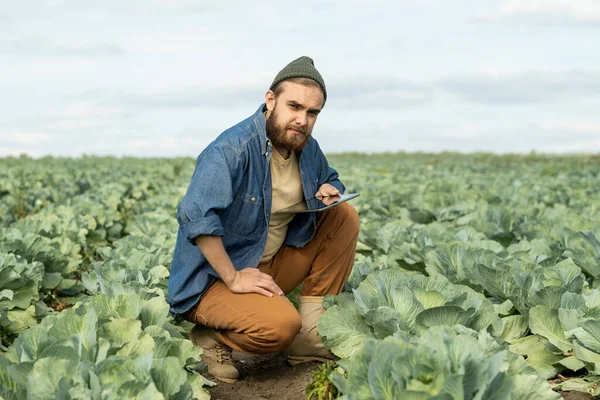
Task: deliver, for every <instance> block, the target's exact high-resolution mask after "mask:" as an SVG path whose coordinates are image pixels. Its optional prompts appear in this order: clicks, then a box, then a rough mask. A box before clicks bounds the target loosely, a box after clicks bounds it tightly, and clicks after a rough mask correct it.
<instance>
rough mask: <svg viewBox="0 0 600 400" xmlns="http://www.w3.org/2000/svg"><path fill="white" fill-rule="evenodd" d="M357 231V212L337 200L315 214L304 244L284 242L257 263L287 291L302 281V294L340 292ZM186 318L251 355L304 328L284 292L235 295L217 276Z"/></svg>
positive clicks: (281, 344)
mask: <svg viewBox="0 0 600 400" xmlns="http://www.w3.org/2000/svg"><path fill="white" fill-rule="evenodd" d="M358 231H359V221H358V213H357V212H356V210H355V209H354V208H353V207H352V206H351V205H349V204H347V203H343V204H340V205H339V206H337V207H334V208H332V209H331V210H327V211H325V212H323V213H322V214H320V215H319V217H318V220H317V231H316V233H315V236H314V237H313V239H312V240H311V241H310V242H309V243H308V244H307V245H306V246H304V248H301V249H299V248H294V247H289V246H283V247H282V248H280V249H279V251H278V252H277V254H275V256H274V257H273V258H272V259H271V260H270V261H268V262H265V263H261V264H259V265H258V268H259V269H260V270H261V271H262V272H264V273H267V274H269V275H271V276H272V277H273V279H274V280H275V283H277V285H279V287H280V288H281V290H283V292H284V293H285V294H288V293H290V292H291V291H292V290H294V289H295V288H296V287H297V286H298V285H300V284H301V283H302V282H304V285H303V287H302V293H301V295H302V296H325V295H326V294H338V293H340V291H341V290H342V288H343V286H344V283H345V282H346V280H347V279H348V275H350V271H351V270H352V264H353V263H354V253H355V250H356V241H357V239H358ZM186 318H187V319H188V320H189V321H190V322H193V323H195V324H200V325H205V326H208V327H211V328H215V330H216V332H217V336H218V338H219V339H220V340H221V342H222V343H223V344H225V345H227V346H229V347H231V348H232V349H235V350H237V351H240V352H243V353H249V354H264V353H272V352H277V351H283V350H285V349H286V348H287V347H288V346H289V345H290V344H291V343H292V341H293V340H294V338H295V337H296V335H297V334H298V332H299V331H300V328H301V327H302V322H301V321H300V316H299V315H298V312H297V311H296V309H295V308H294V306H293V305H292V303H290V301H289V300H288V299H287V298H286V297H285V296H277V295H274V296H273V297H267V296H264V295H261V294H257V293H245V294H235V293H232V292H231V291H230V290H229V289H228V288H227V286H226V285H225V284H224V283H223V281H221V280H218V281H217V282H215V283H214V284H213V285H212V286H211V287H210V288H209V289H208V291H207V292H206V294H205V295H204V296H203V297H202V299H201V301H200V303H199V304H198V305H197V306H195V307H194V308H192V310H190V312H188V313H187V316H186Z"/></svg>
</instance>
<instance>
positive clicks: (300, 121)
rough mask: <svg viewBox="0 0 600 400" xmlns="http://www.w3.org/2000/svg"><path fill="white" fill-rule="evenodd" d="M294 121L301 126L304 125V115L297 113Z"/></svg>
mask: <svg viewBox="0 0 600 400" xmlns="http://www.w3.org/2000/svg"><path fill="white" fill-rule="evenodd" d="M296 123H297V124H298V125H302V126H304V125H306V115H304V113H298V114H297V115H296Z"/></svg>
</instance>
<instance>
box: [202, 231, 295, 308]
mask: <svg viewBox="0 0 600 400" xmlns="http://www.w3.org/2000/svg"><path fill="white" fill-rule="evenodd" d="M195 241H196V244H197V245H198V247H199V248H200V250H201V251H202V254H204V256H205V257H206V259H207V260H208V262H209V263H210V265H212V267H213V268H214V269H215V271H217V274H219V276H220V277H221V279H222V280H223V282H224V283H225V284H226V285H227V287H228V288H229V290H231V291H232V292H233V293H259V294H264V295H265V296H269V297H272V296H273V294H277V295H280V296H281V295H283V291H282V290H281V289H280V288H279V286H277V284H276V283H275V281H274V280H273V278H272V277H271V275H267V274H265V273H262V272H260V270H258V269H255V268H246V269H243V270H241V271H236V269H235V267H234V266H233V264H232V262H231V259H230V258H229V256H228V255H227V252H226V251H225V248H224V247H223V240H222V239H221V238H220V237H219V236H198V237H197V238H196V239H195Z"/></svg>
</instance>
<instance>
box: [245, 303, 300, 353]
mask: <svg viewBox="0 0 600 400" xmlns="http://www.w3.org/2000/svg"><path fill="white" fill-rule="evenodd" d="M301 328H302V321H301V320H300V315H298V312H296V311H295V310H294V311H292V312H285V313H279V314H277V313H273V315H271V316H270V318H269V320H268V321H266V322H265V323H264V325H263V326H261V327H260V330H259V331H257V332H254V333H252V334H250V335H251V336H253V342H254V343H255V345H256V349H254V351H255V352H256V353H275V352H279V351H284V350H285V349H286V348H288V347H289V345H290V344H292V342H293V341H294V338H295V337H296V335H297V334H298V332H300V329H301Z"/></svg>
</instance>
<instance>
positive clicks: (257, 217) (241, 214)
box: [223, 193, 266, 240]
mask: <svg viewBox="0 0 600 400" xmlns="http://www.w3.org/2000/svg"><path fill="white" fill-rule="evenodd" d="M265 226H266V222H265V213H264V198H263V197H261V196H257V195H255V194H251V193H245V194H239V195H237V196H235V198H234V199H233V203H232V204H231V207H230V208H229V210H228V211H227V212H226V213H225V215H224V225H223V229H224V230H225V234H226V235H228V236H233V237H237V238H242V239H250V240H258V239H260V237H262V235H263V233H264V229H265Z"/></svg>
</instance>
